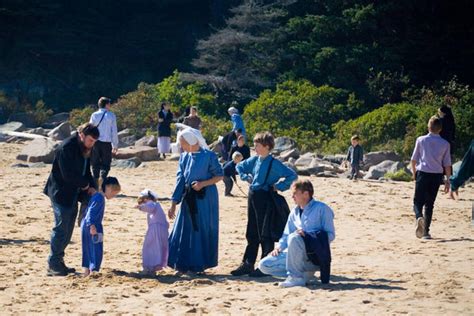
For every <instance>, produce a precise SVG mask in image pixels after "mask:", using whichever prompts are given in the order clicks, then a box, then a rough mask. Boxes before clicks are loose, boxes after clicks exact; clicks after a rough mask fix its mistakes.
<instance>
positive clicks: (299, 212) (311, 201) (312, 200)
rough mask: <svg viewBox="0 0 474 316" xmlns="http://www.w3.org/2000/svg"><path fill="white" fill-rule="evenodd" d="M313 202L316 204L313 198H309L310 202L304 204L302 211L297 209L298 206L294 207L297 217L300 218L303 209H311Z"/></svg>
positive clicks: (299, 208)
mask: <svg viewBox="0 0 474 316" xmlns="http://www.w3.org/2000/svg"><path fill="white" fill-rule="evenodd" d="M314 202H316V201H315V200H314V198H311V200H309V202H308V204H306V206H305V207H304V208H303V209H301V207H299V206H296V211H297V213H298V215H299V216H300V217H301V214H302V213H303V211H304V210H305V209H308V208H311V206H312V205H313V204H314Z"/></svg>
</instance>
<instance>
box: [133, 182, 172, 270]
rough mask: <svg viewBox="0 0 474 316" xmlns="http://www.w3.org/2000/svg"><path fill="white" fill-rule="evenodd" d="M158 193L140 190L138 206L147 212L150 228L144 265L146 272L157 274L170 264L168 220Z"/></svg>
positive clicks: (144, 245)
mask: <svg viewBox="0 0 474 316" xmlns="http://www.w3.org/2000/svg"><path fill="white" fill-rule="evenodd" d="M157 198H158V197H157V195H156V194H155V193H153V192H152V191H150V190H148V189H145V190H143V191H142V192H140V196H139V197H138V205H137V208H138V209H139V210H140V211H142V212H146V213H147V222H148V230H147V231H146V235H145V240H144V241H143V249H142V260H143V261H142V266H143V273H144V274H152V275H153V274H155V272H156V271H159V270H161V269H163V268H164V267H166V265H167V264H168V227H169V224H168V221H167V220H166V215H165V213H164V212H163V209H162V208H161V205H160V203H158V202H157V201H156V199H157Z"/></svg>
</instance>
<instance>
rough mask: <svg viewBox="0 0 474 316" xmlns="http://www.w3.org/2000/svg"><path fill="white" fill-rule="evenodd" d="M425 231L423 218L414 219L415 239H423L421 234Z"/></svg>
mask: <svg viewBox="0 0 474 316" xmlns="http://www.w3.org/2000/svg"><path fill="white" fill-rule="evenodd" d="M424 231H425V219H424V218H423V217H418V218H417V219H416V230H415V233H416V237H417V238H421V237H423V233H424Z"/></svg>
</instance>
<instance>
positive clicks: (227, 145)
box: [222, 132, 237, 153]
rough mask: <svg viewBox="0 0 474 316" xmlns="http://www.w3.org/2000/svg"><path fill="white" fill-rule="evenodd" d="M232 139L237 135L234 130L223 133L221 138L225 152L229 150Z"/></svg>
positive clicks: (235, 138)
mask: <svg viewBox="0 0 474 316" xmlns="http://www.w3.org/2000/svg"><path fill="white" fill-rule="evenodd" d="M234 140H237V135H235V132H230V133H227V134H226V135H224V137H223V138H222V145H224V150H225V152H227V153H228V152H230V150H231V148H232V143H233V142H234Z"/></svg>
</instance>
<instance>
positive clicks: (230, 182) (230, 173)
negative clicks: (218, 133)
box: [222, 151, 243, 196]
mask: <svg viewBox="0 0 474 316" xmlns="http://www.w3.org/2000/svg"><path fill="white" fill-rule="evenodd" d="M242 159H243V156H242V154H241V153H240V152H238V151H236V152H234V153H233V154H232V160H231V161H228V162H226V163H225V164H224V167H223V168H222V169H223V170H224V184H225V196H234V195H233V194H232V188H233V187H234V182H236V181H237V178H236V177H235V176H236V174H237V171H236V170H235V166H237V164H238V163H239V162H241V161H242Z"/></svg>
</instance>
